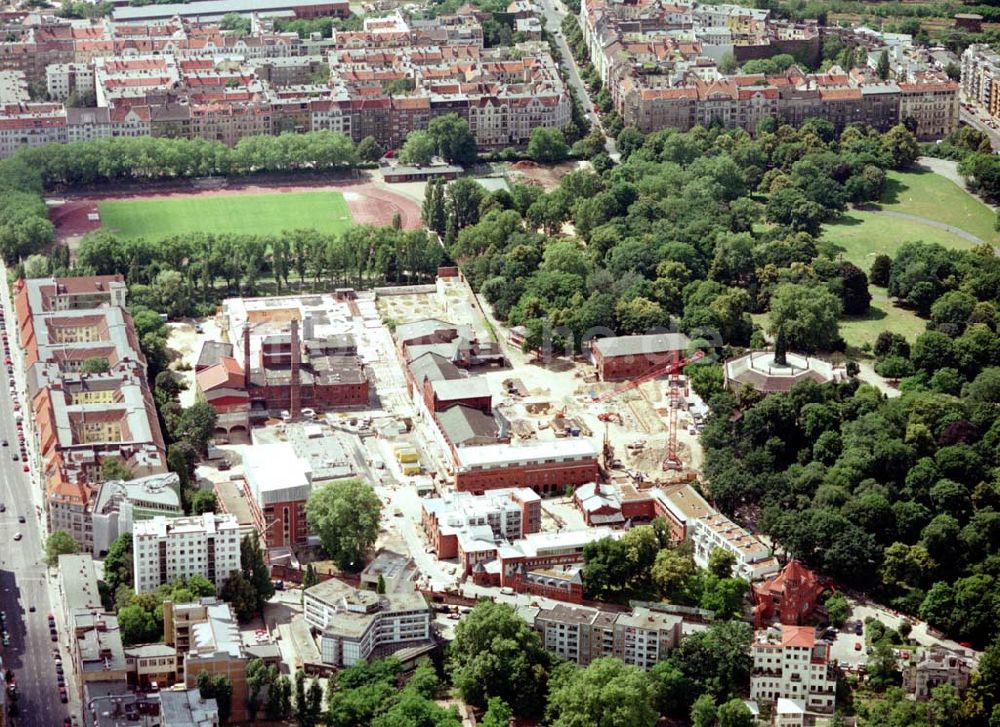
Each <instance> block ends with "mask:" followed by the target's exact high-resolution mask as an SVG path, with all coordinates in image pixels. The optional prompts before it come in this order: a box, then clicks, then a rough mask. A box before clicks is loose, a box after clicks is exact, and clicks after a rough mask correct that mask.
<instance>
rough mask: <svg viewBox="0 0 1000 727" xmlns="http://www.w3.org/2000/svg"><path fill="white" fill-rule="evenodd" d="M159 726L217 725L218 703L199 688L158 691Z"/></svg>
mask: <svg viewBox="0 0 1000 727" xmlns="http://www.w3.org/2000/svg"><path fill="white" fill-rule="evenodd" d="M160 726H161V727H219V705H218V703H217V702H216V701H215V699H212V698H209V699H206V698H205V697H203V696H201V690H199V689H197V688H196V689H183V690H179V689H178V690H175V689H168V690H164V691H161V692H160Z"/></svg>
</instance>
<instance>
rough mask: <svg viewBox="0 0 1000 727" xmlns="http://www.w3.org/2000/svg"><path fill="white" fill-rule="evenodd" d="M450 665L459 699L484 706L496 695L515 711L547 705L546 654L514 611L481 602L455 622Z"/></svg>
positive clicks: (524, 712)
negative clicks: (460, 696)
mask: <svg viewBox="0 0 1000 727" xmlns="http://www.w3.org/2000/svg"><path fill="white" fill-rule="evenodd" d="M448 670H449V673H450V674H451V678H452V683H453V684H454V685H455V687H456V688H457V689H458V691H459V693H460V694H461V695H462V698H463V699H465V700H466V701H468V702H470V703H471V704H474V705H477V706H479V707H485V706H486V705H487V703H488V701H489V699H490V698H491V697H500V698H501V699H503V700H504V701H505V702H507V704H509V705H511V707H512V708H513V709H514V710H515V712H516V713H517V714H519V715H525V716H531V715H539V714H540V713H541V712H542V710H543V708H544V706H545V694H546V688H547V683H548V677H549V670H550V657H549V655H548V653H547V652H546V651H545V649H544V648H543V646H542V643H541V640H540V638H539V636H538V634H537V633H536V632H535V631H533V630H532V628H531V627H530V626H529V625H528V624H527V623H526V622H525V621H524V620H522V619H521V618H520V617H519V616H518V615H517V614H516V613H515V612H514V610H513V609H512V608H511V607H510V606H508V605H506V604H501V603H490V602H488V601H484V602H480V603H479V604H478V605H477V606H476V607H475V608H473V609H472V611H471V612H470V613H469V614H468V615H467V616H465V617H464V618H463V619H462V620H461V621H459V623H458V625H457V626H456V627H455V639H454V641H452V644H451V649H450V651H449V661H448Z"/></svg>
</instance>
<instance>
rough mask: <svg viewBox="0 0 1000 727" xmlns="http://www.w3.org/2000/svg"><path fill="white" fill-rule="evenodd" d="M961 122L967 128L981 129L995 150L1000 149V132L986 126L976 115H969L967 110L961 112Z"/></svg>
mask: <svg viewBox="0 0 1000 727" xmlns="http://www.w3.org/2000/svg"><path fill="white" fill-rule="evenodd" d="M958 117H959V120H960V121H961V122H962V123H963V124H965V125H966V126H971V127H972V128H973V129H979V130H980V131H982V132H985V134H986V135H987V136H988V137H989V138H990V144H991V145H992V146H993V149H994V150H998V149H1000V131H998V130H997V129H994V128H992V127H990V126H987V125H986V124H984V123H983V122H982V121H981V120H980V119H979V117H978V116H976V114H972V113H969V112H968V111H966V110H965V109H962V110H961V111H960V112H959V115H958Z"/></svg>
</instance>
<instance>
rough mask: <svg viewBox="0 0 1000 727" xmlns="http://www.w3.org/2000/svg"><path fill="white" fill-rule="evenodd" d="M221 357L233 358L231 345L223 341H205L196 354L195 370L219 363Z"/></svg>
mask: <svg viewBox="0 0 1000 727" xmlns="http://www.w3.org/2000/svg"><path fill="white" fill-rule="evenodd" d="M223 356H228V357H229V358H232V357H233V344H231V343H225V342H223V341H205V343H203V344H202V346H201V352H200V353H199V354H198V363H197V364H195V367H196V368H204V367H206V366H212V365H214V364H217V363H219V360H220V359H221V358H222V357H223Z"/></svg>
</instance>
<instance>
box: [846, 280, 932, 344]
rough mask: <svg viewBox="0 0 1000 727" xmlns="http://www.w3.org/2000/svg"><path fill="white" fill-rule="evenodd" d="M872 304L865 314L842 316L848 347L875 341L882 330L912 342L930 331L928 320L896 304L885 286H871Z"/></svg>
mask: <svg viewBox="0 0 1000 727" xmlns="http://www.w3.org/2000/svg"><path fill="white" fill-rule="evenodd" d="M869 290H871V294H872V304H871V307H870V308H869V309H868V313H867V314H866V315H863V316H844V317H843V318H841V319H840V335H841V337H842V338H843V339H844V340H845V341H846V342H847V345H848V346H851V347H854V348H857V347H860V346H862V345H864V344H866V343H869V344H874V343H875V339H876V338H878V334H880V333H881V332H882V331H892V332H893V333H899V334H901V335H902V336H903V337H905V338H906V339H907V340H908V341H911V342H912V341H913V340H914V339H915V338H916V337H917V336H919V335H920V334H921V333H923V332H924V331H925V330H927V325H926V324H927V322H926V321H925V320H924V319H923V318H920V317H919V316H918V315H917V314H916V313H914V312H913V311H911V310H907V309H905V308H899V307H897V306H895V305H893V304H892V302H891V301H890V300H889V299H888V298H887V297H886V294H885V288H876V287H875V286H874V285H873V286H871V287H870V288H869Z"/></svg>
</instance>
